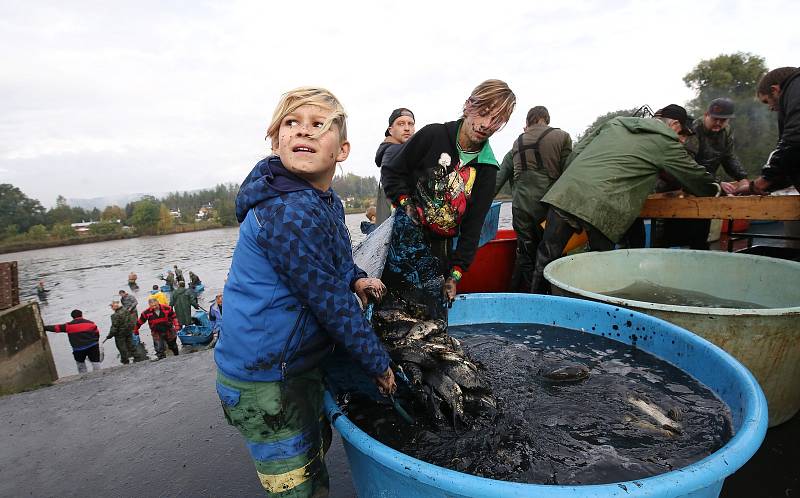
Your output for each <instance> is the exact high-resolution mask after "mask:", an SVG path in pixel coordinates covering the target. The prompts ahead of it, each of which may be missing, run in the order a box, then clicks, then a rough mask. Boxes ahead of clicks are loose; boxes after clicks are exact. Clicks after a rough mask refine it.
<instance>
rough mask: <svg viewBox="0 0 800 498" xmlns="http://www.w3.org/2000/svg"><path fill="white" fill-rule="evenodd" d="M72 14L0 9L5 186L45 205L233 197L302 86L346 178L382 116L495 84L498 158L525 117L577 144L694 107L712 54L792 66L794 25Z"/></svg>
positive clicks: (565, 12) (528, 8)
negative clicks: (147, 196) (165, 194)
mask: <svg viewBox="0 0 800 498" xmlns="http://www.w3.org/2000/svg"><path fill="white" fill-rule="evenodd" d="M65 5H66V4H63V2H55V1H53V2H36V3H33V4H29V3H12V2H5V3H3V4H2V5H0V60H2V61H3V63H4V70H3V72H2V73H0V94H2V95H3V97H4V98H3V99H2V100H0V168H1V169H0V173H2V174H3V178H2V181H4V182H5V181H12V182H13V183H14V184H15V185H17V186H19V187H20V188H21V189H22V190H23V191H25V192H26V193H27V194H28V195H31V196H33V197H37V198H39V199H40V200H42V202H43V203H45V204H51V203H52V202H53V201H54V199H55V197H56V195H58V194H63V195H65V196H67V197H94V196H102V195H106V194H111V193H121V192H126V191H129V192H143V191H165V190H176V189H184V188H197V187H203V186H208V185H211V184H213V183H214V182H219V181H234V182H239V181H241V179H242V178H243V177H244V175H245V174H246V173H247V172H248V171H249V170H250V168H251V166H252V164H253V163H254V162H255V161H256V160H257V159H258V158H260V157H263V155H264V154H266V152H267V144H266V143H265V142H264V140H263V137H264V131H265V128H266V126H267V123H268V121H269V119H270V117H271V115H272V111H273V109H274V106H275V105H276V103H277V101H278V98H279V97H280V95H281V94H282V93H283V92H285V91H286V90H288V89H290V88H293V87H296V86H300V85H309V84H314V85H322V86H325V87H328V88H329V89H331V90H332V91H333V92H334V93H335V94H336V95H337V96H338V97H339V98H340V99H341V100H342V101H343V103H344V105H345V107H346V108H347V110H348V114H349V121H348V127H349V131H350V141H351V143H352V147H353V148H352V153H351V155H350V158H349V159H348V161H347V162H346V163H345V164H343V170H344V171H346V172H354V173H357V174H361V175H377V174H378V170H377V169H376V168H375V166H374V163H373V156H374V152H375V149H376V147H377V145H378V143H379V142H380V141H381V140H382V139H383V130H384V129H385V127H386V120H387V117H388V115H389V113H390V112H391V110H392V109H394V108H396V107H399V106H406V107H409V108H411V109H413V110H414V112H415V114H416V116H417V121H418V126H420V127H421V126H422V125H424V124H426V123H430V122H441V121H445V120H450V119H455V118H456V117H458V115H459V112H460V109H461V106H462V104H463V102H464V99H465V98H466V97H467V95H468V94H469V92H470V90H471V89H472V88H473V87H474V86H475V85H476V84H477V83H479V82H480V81H482V80H483V79H486V78H490V77H492V78H501V79H504V80H506V81H507V82H508V83H509V84H510V86H511V87H512V89H514V91H515V93H516V94H517V97H518V106H517V111H516V112H515V114H514V116H512V119H511V122H510V123H509V124H508V126H507V127H506V128H505V129H504V130H502V131H501V132H499V133H498V134H496V136H495V137H493V138H492V146H493V148H494V150H495V153H496V155H497V156H502V155H503V154H504V153H505V152H506V150H507V149H508V148H509V147H510V145H511V143H512V141H513V140H514V138H515V137H516V135H517V134H518V133H519V131H520V129H521V126H522V122H523V120H524V116H525V111H526V110H527V109H528V108H529V107H531V106H533V105H546V106H547V107H548V108H549V109H550V113H551V116H552V118H553V125H555V126H558V127H560V128H562V129H565V130H567V131H569V132H570V133H572V134H573V135H575V134H578V133H580V132H582V131H583V129H584V128H585V127H586V126H587V125H588V124H589V123H591V122H592V121H593V120H594V119H595V117H597V116H598V115H601V114H604V113H606V112H608V111H611V110H616V109H622V108H630V107H634V106H637V105H641V104H645V103H647V104H650V105H651V106H653V107H660V106H662V105H665V104H667V103H670V102H677V103H682V102H685V101H686V100H688V99H689V98H691V97H692V94H691V92H690V90H689V89H687V88H686V87H685V86H684V84H683V82H682V80H681V78H682V76H683V75H684V74H686V73H687V72H688V71H689V70H691V68H692V67H693V66H694V65H695V64H697V62H699V61H700V60H701V59H704V58H710V57H714V56H716V55H718V54H720V53H730V52H735V51H740V50H741V51H750V52H753V53H756V54H759V55H762V56H765V57H766V58H767V63H768V64H769V65H771V66H777V65H785V64H791V63H792V61H793V60H794V53H793V48H794V47H795V45H796V43H795V42H796V39H793V37H794V35H793V33H794V31H795V30H794V29H793V27H792V26H791V25H790V23H791V22H792V19H795V18H797V15H798V14H800V7H798V6H797V4H796V3H793V2H788V1H784V2H778V3H777V4H770V8H769V10H767V9H764V8H763V6H759V5H758V4H751V3H750V2H744V1H740V2H721V1H717V2H706V3H699V4H698V3H695V2H689V1H677V2H670V3H662V4H653V3H652V2H633V1H630V2H629V1H612V2H590V1H583V2H570V3H568V4H564V3H549V4H547V3H535V4H534V3H528V4H519V3H517V2H491V3H487V2H475V1H465V2H459V3H458V4H457V5H453V4H449V3H438V2H424V3H423V2H417V1H410V2H405V3H402V4H391V5H388V4H381V3H367V4H361V3H358V4H347V3H342V2H306V3H304V4H303V7H302V9H298V7H297V5H295V4H278V3H274V2H270V3H266V2H258V1H240V2H221V1H220V2H217V1H208V2H192V3H191V4H183V3H179V2H178V3H163V2H132V1H131V2H115V3H114V4H113V5H111V4H107V3H104V2H82V3H80V5H76V4H69V6H65ZM7 177H10V178H9V179H8V180H7ZM203 182H205V183H203ZM154 183H155V184H157V187H154V186H153V184H154Z"/></svg>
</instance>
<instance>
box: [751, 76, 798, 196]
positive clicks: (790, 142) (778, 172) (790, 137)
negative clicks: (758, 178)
mask: <svg viewBox="0 0 800 498" xmlns="http://www.w3.org/2000/svg"><path fill="white" fill-rule="evenodd" d="M780 87H781V99H780V101H779V105H778V145H777V146H776V147H775V150H774V151H772V154H770V156H769V159H768V160H767V164H766V166H764V169H762V170H761V174H762V175H763V176H764V178H766V179H767V180H769V181H770V182H771V184H772V185H771V186H770V189H771V190H774V189H776V188H781V187H785V186H788V185H789V184H792V183H793V184H794V186H795V187H797V188H800V70H798V71H795V72H794V73H793V74H792V75H791V76H789V77H788V78H786V79H785V80H784V81H783V83H781V84H780Z"/></svg>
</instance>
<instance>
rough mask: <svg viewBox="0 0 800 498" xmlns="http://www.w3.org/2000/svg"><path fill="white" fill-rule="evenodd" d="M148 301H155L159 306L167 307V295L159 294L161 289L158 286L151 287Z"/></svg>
mask: <svg viewBox="0 0 800 498" xmlns="http://www.w3.org/2000/svg"><path fill="white" fill-rule="evenodd" d="M149 299H155V300H156V301H158V303H159V304H163V305H165V306H167V305H169V300H168V299H167V295H166V294H164V293H163V292H161V288H160V287H159V286H158V285H154V286H153V290H151V291H150V298H149Z"/></svg>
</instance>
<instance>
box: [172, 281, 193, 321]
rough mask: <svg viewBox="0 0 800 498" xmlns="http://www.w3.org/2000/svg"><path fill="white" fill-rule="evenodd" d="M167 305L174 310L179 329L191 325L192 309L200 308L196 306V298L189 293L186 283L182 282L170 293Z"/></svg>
mask: <svg viewBox="0 0 800 498" xmlns="http://www.w3.org/2000/svg"><path fill="white" fill-rule="evenodd" d="M169 305H170V306H172V308H173V309H174V310H175V315H176V316H177V317H178V323H180V324H181V327H184V326H186V325H191V324H192V307H194V309H199V306H200V305H199V304H197V296H196V295H195V294H194V293H193V292H189V290H188V289H187V288H186V282H184V281H183V280H181V281H180V282H178V288H177V289H175V290H174V291H173V292H172V297H171V298H170V300H169Z"/></svg>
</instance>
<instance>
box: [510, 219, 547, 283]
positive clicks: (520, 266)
mask: <svg viewBox="0 0 800 498" xmlns="http://www.w3.org/2000/svg"><path fill="white" fill-rule="evenodd" d="M511 214H512V226H513V227H514V232H516V234H517V251H516V257H515V258H514V273H512V275H511V291H512V292H530V289H531V281H532V279H533V271H534V262H535V261H536V249H537V248H538V247H539V242H541V241H542V227H541V226H540V225H541V223H542V221H544V219H545V216H546V215H547V211H546V210H545V209H544V206H543V205H542V204H540V203H536V205H535V206H534V209H532V212H528V210H525V209H520V208H517V207H514V206H513V205H512V206H511Z"/></svg>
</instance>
